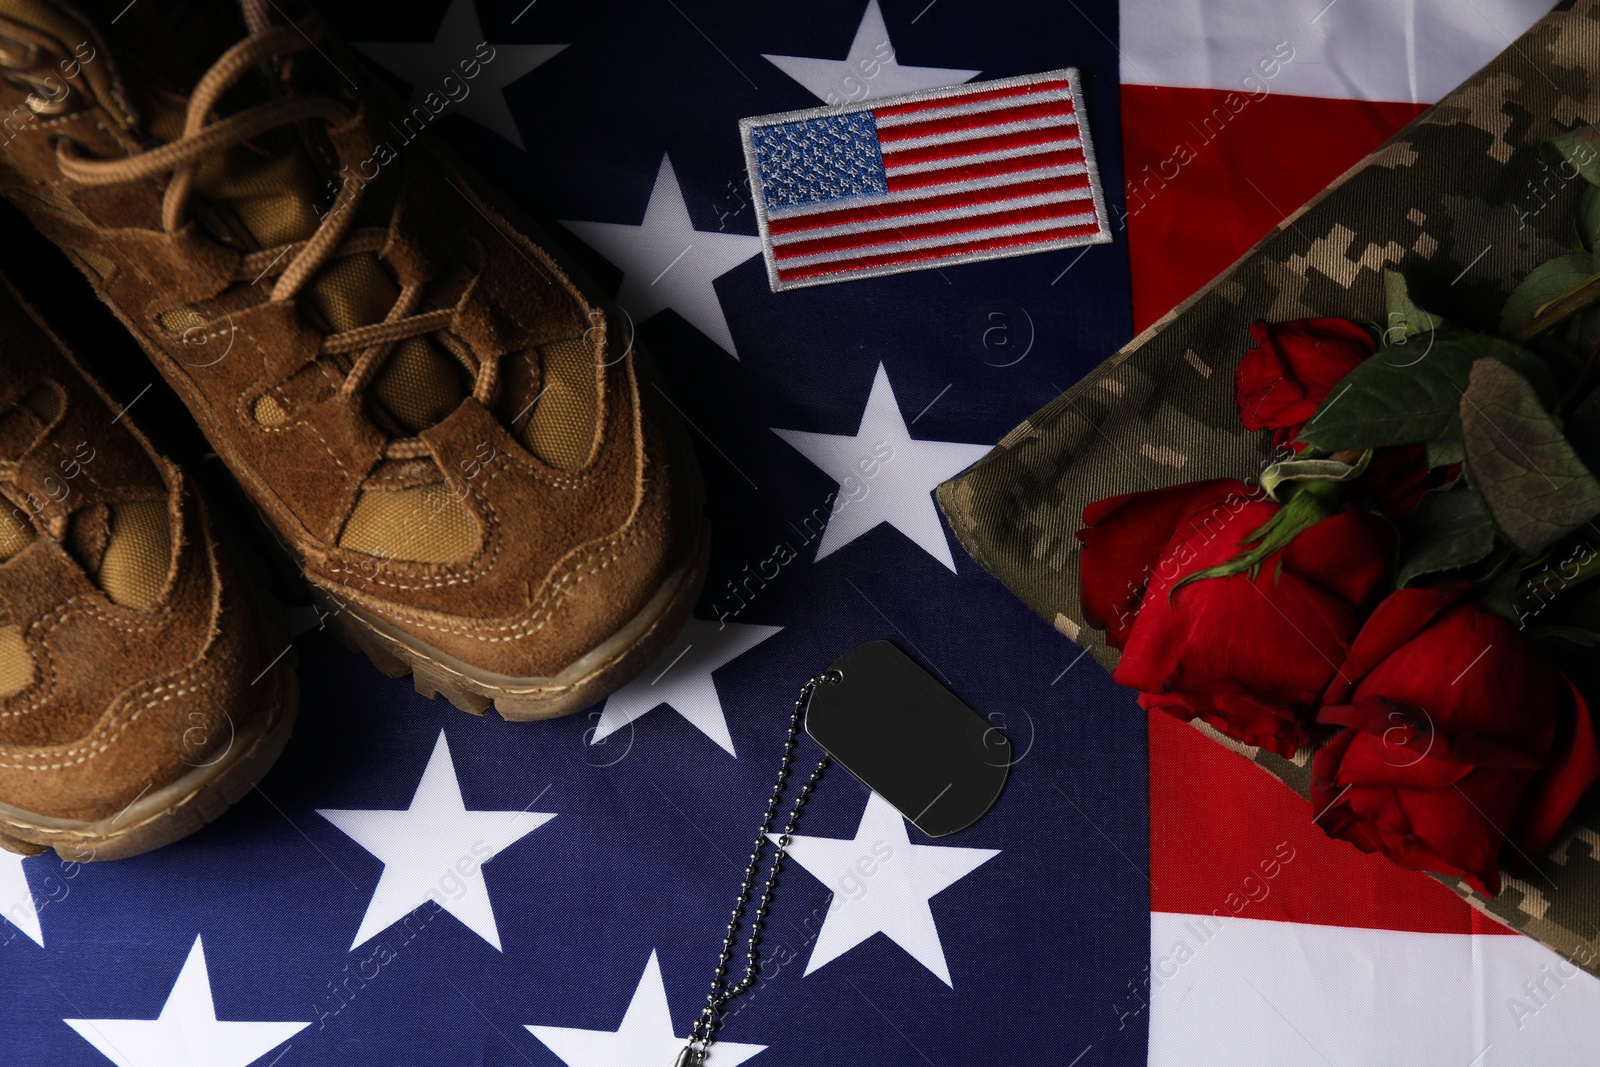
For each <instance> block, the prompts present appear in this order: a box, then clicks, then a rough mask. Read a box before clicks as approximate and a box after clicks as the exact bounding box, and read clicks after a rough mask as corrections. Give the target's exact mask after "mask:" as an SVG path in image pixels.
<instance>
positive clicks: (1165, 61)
mask: <svg viewBox="0 0 1600 1067" xmlns="http://www.w3.org/2000/svg"><path fill="white" fill-rule="evenodd" d="M1550 7H1551V0H1465V2H1463V0H1401V2H1397V0H1121V4H1120V5H1119V27H1118V32H1117V45H1118V47H1119V48H1120V49H1121V52H1122V81H1123V83H1124V84H1127V85H1164V86H1168V87H1170V88H1188V89H1220V90H1230V89H1231V90H1233V91H1235V92H1238V93H1241V94H1243V93H1246V92H1253V93H1255V94H1256V95H1257V96H1258V97H1259V95H1260V93H1261V92H1262V91H1266V92H1270V93H1273V94H1288V95H1291V96H1315V97H1323V98H1326V99H1334V100H1387V101H1395V102H1411V103H1419V104H1431V103H1433V102H1434V101H1435V100H1438V99H1439V98H1440V97H1442V96H1444V95H1445V94H1446V93H1448V92H1449V91H1450V90H1451V89H1454V88H1455V87H1456V85H1457V84H1458V83H1460V81H1461V79H1462V78H1463V77H1465V76H1466V75H1468V74H1470V73H1471V72H1472V71H1475V70H1477V69H1478V68H1479V67H1481V66H1483V65H1484V64H1485V63H1487V62H1489V60H1491V59H1493V58H1494V57H1495V56H1497V55H1499V54H1500V53H1501V52H1502V51H1504V50H1505V48H1506V46H1507V45H1508V44H1510V43H1511V42H1512V41H1513V40H1515V39H1516V38H1517V36H1518V35H1519V34H1521V33H1522V32H1523V31H1524V30H1526V29H1527V28H1528V27H1529V26H1532V25H1533V24H1534V22H1536V21H1537V20H1538V19H1539V17H1540V16H1542V15H1544V14H1545V13H1546V12H1547V11H1549V10H1550ZM1285 57H1292V58H1288V59H1287V61H1285ZM1263 63H1265V64H1267V66H1266V67H1262V66H1261V64H1263ZM1267 71H1271V72H1272V77H1270V78H1267V77H1264V76H1263V75H1264V74H1265V73H1266V72H1267ZM1530 76H1531V77H1538V75H1537V74H1530ZM1247 77H1248V78H1252V79H1253V80H1252V81H1250V82H1246V81H1245V79H1246V78H1247Z"/></svg>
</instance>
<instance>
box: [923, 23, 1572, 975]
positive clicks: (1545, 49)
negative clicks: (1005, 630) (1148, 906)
mask: <svg viewBox="0 0 1600 1067" xmlns="http://www.w3.org/2000/svg"><path fill="white" fill-rule="evenodd" d="M1596 120H1600V0H1569V2H1567V3H1564V4H1562V5H1560V6H1559V7H1558V8H1557V9H1556V10H1555V11H1553V12H1551V13H1550V14H1549V15H1548V16H1546V17H1545V18H1544V19H1542V20H1541V21H1540V22H1538V23H1537V24H1536V25H1535V26H1534V27H1533V28H1532V29H1530V30H1529V31H1528V32H1527V33H1526V34H1524V35H1523V36H1522V38H1520V39H1519V40H1518V41H1516V42H1515V43H1514V44H1513V45H1512V46H1511V47H1510V48H1508V49H1507V50H1506V51H1505V52H1504V53H1502V54H1501V55H1500V56H1499V57H1497V58H1496V59H1495V60H1494V61H1493V62H1492V63H1490V64H1489V65H1488V66H1487V67H1485V68H1484V69H1483V70H1481V71H1479V72H1478V73H1477V74H1476V75H1474V76H1473V77H1472V78H1470V79H1469V80H1468V81H1467V82H1466V83H1465V84H1463V85H1462V86H1461V87H1460V88H1459V89H1457V90H1456V91H1455V92H1453V93H1451V94H1450V95H1449V96H1448V97H1446V98H1445V99H1444V100H1443V101H1441V102H1440V103H1439V104H1438V105H1437V106H1435V107H1433V108H1432V109H1430V110H1429V111H1427V112H1426V113H1424V114H1423V115H1421V116H1419V117H1418V118H1417V119H1416V120H1415V121H1414V122H1412V123H1411V124H1410V125H1408V126H1407V127H1406V128H1405V129H1403V130H1401V131H1400V132H1399V133H1398V134H1396V135H1395V136H1394V137H1393V138H1391V139H1390V140H1389V141H1388V142H1387V143H1386V144H1384V145H1383V146H1382V147H1381V148H1379V149H1378V150H1377V151H1376V152H1374V153H1372V154H1371V155H1370V156H1368V157H1367V159H1365V160H1364V161H1363V162H1361V163H1360V164H1358V165H1357V166H1356V167H1354V168H1353V169H1351V170H1350V171H1349V172H1348V173H1346V174H1345V175H1344V176H1343V177H1341V178H1340V179H1339V180H1338V181H1336V182H1335V183H1334V184H1333V185H1332V186H1330V187H1329V188H1328V189H1326V190H1324V191H1323V192H1322V193H1321V194H1319V195H1318V196H1317V197H1316V198H1315V199H1314V200H1312V201H1311V203H1309V204H1307V205H1306V206H1305V207H1304V208H1302V209H1301V210H1300V211H1299V212H1297V213H1296V214H1295V215H1293V216H1291V217H1290V218H1288V219H1286V220H1285V221H1283V222H1282V223H1280V224H1279V225H1278V226H1277V228H1275V229H1274V230H1273V231H1272V233H1270V234H1268V235H1267V237H1265V238H1264V239H1263V240H1262V241H1261V242H1260V243H1258V244H1257V245H1256V246H1255V248H1253V249H1252V250H1251V251H1250V252H1249V253H1247V254H1246V255H1245V256H1244V257H1243V258H1241V259H1240V260H1239V261H1238V262H1237V263H1235V264H1234V265H1233V266H1232V267H1230V268H1229V269H1228V270H1227V271H1225V272H1223V274H1221V275H1220V276H1219V277H1217V278H1216V279H1214V280H1213V281H1212V282H1211V283H1210V284H1209V285H1207V286H1206V287H1205V288H1204V289H1202V290H1201V291H1200V292H1199V293H1197V294H1195V295H1194V296H1193V297H1191V298H1190V299H1189V300H1187V301H1186V302H1184V303H1183V304H1182V305H1181V306H1179V307H1178V308H1176V309H1175V310H1173V311H1172V312H1170V313H1168V314H1167V315H1166V316H1165V317H1164V318H1162V319H1161V320H1160V321H1159V322H1157V323H1156V324H1154V325H1153V326H1151V327H1150V328H1149V329H1148V330H1146V331H1145V332H1144V333H1142V334H1141V335H1139V336H1138V337H1136V338H1134V340H1133V341H1132V342H1130V343H1129V344H1128V345H1127V346H1126V347H1125V348H1123V349H1122V350H1121V351H1120V352H1118V353H1117V354H1116V355H1114V356H1112V357H1111V358H1110V359H1108V360H1107V361H1106V362H1105V363H1103V364H1101V365H1100V367H1098V368H1097V369H1096V370H1095V371H1093V372H1092V373H1090V374H1089V375H1088V376H1087V377H1085V378H1084V379H1083V380H1082V381H1081V382H1079V383H1078V384H1077V385H1075V386H1073V387H1072V388H1071V389H1069V390H1067V391H1066V392H1065V393H1063V394H1061V395H1060V396H1058V397H1057V398H1056V399H1055V400H1053V401H1052V402H1051V403H1049V404H1048V405H1046V406H1045V407H1044V408H1043V409H1041V410H1040V411H1038V412H1037V413H1035V414H1034V415H1033V416H1032V417H1030V418H1029V419H1028V420H1027V421H1026V422H1024V423H1023V424H1022V425H1021V426H1018V427H1017V428H1016V429H1015V430H1013V431H1011V433H1009V434H1007V435H1006V436H1005V438H1004V439H1003V440H1002V441H1001V442H1000V443H999V444H998V445H997V446H996V447H995V449H994V450H993V451H992V452H990V453H989V454H988V455H987V456H985V457H984V458H983V459H982V460H980V461H979V462H978V463H977V464H975V465H974V466H973V467H971V468H970V469H968V470H967V471H965V472H963V473H962V474H961V475H959V476H957V477H956V478H954V479H952V480H951V481H949V482H946V483H945V484H944V485H942V486H940V487H939V490H938V499H939V504H940V506H941V507H942V508H943V510H944V513H945V515H946V517H947V518H948V519H949V521H950V525H951V527H952V528H953V529H954V531H955V533H956V535H957V536H958V537H959V539H960V540H961V542H962V544H963V545H964V546H965V547H966V549H967V551H968V552H970V553H971V554H972V556H973V558H974V559H976V560H977V561H978V562H979V563H980V564H982V565H983V566H984V567H985V568H987V569H988V570H990V571H991V572H993V573H994V574H995V575H996V576H997V577H999V578H1000V579H1001V580H1002V581H1003V582H1005V583H1006V584H1007V585H1008V586H1009V587H1010V588H1011V589H1012V590H1013V591H1014V592H1016V593H1017V595H1019V596H1020V597H1021V598H1022V599H1023V600H1024V601H1026V602H1027V604H1028V605H1029V606H1030V607H1032V608H1033V610H1034V611H1036V612H1038V613H1039V614H1040V615H1041V616H1043V617H1044V618H1045V619H1046V620H1048V621H1049V622H1050V623H1051V624H1052V625H1054V626H1055V628H1056V629H1057V630H1059V631H1060V632H1061V633H1062V634H1064V635H1066V636H1067V637H1069V638H1071V639H1072V640H1074V641H1077V642H1079V643H1080V644H1083V645H1084V646H1086V647H1087V648H1089V650H1090V651H1091V652H1092V653H1093V655H1094V656H1095V658H1096V659H1098V660H1099V661H1100V662H1101V663H1102V664H1104V665H1105V666H1107V667H1110V666H1112V665H1114V664H1115V662H1116V653H1115V651H1114V650H1112V649H1109V648H1107V647H1106V645H1105V643H1104V641H1103V640H1102V637H1101V634H1100V633H1099V631H1097V630H1093V629H1091V628H1089V627H1088V626H1086V625H1085V624H1084V622H1083V618H1082V615H1081V614H1080V611H1079V605H1078V542H1077V540H1076V539H1075V537H1074V536H1073V535H1074V534H1075V533H1076V532H1077V530H1078V529H1079V528H1080V527H1081V525H1082V523H1081V516H1082V513H1083V508H1084V506H1085V505H1087V504H1089V503H1091V502H1093V501H1095V500H1099V499H1101V498H1104V497H1108V496H1115V495H1118V494H1121V493H1129V492H1134V491H1137V490H1142V489H1155V488H1161V487H1165V486H1170V485H1176V484H1179V483H1182V482H1190V481H1198V480H1200V479H1205V478H1218V477H1237V478H1253V476H1254V475H1256V474H1258V473H1259V472H1260V470H1261V469H1262V468H1263V467H1264V466H1266V465H1267V463H1268V462H1270V460H1269V447H1268V446H1269V441H1268V439H1267V437H1266V435H1255V434H1247V433H1245V432H1244V430H1243V429H1242V428H1241V427H1240V425H1239V419H1238V414H1237V412H1236V410H1235V407H1234V400H1233V377H1234V370H1235V368H1236V367H1237V365H1238V362H1239V358H1240V356H1241V355H1242V354H1243V353H1244V351H1245V350H1246V348H1247V347H1248V345H1249V335H1248V325H1249V323H1250V322H1251V320H1253V319H1268V320H1282V319H1294V318H1301V317H1305V316H1316V315H1339V316H1345V317H1348V318H1352V319H1356V320H1358V321H1364V322H1368V323H1371V324H1373V325H1374V326H1381V324H1380V323H1379V322H1378V321H1377V320H1378V319H1380V318H1382V317H1383V315H1384V296H1383V282H1382V273H1381V272H1382V271H1383V269H1384V268H1385V267H1393V268H1396V269H1398V270H1400V271H1401V272H1402V273H1403V274H1405V276H1406V278H1407V280H1408V281H1409V283H1410V286H1411V291H1412V294H1413V295H1414V296H1415V297H1416V299H1417V302H1418V303H1419V304H1420V305H1421V306H1423V307H1427V308H1430V309H1432V310H1435V311H1437V312H1439V313H1441V314H1443V315H1445V316H1446V317H1447V318H1450V319H1453V320H1454V321H1456V322H1459V323H1462V324H1464V325H1468V326H1473V327H1475V328H1478V329H1484V330H1488V331H1491V332H1492V331H1493V329H1494V327H1495V322H1496V317H1497V315H1498V312H1499V310H1500V307H1501V305H1502V304H1503V303H1504V301H1505V297H1506V295H1507V294H1508V293H1509V292H1510V290H1511V289H1512V287H1513V286H1514V285H1515V284H1516V282H1517V281H1519V280H1520V279H1521V278H1522V277H1523V276H1524V275H1525V274H1526V273H1527V272H1528V271H1529V270H1531V269H1532V268H1533V267H1534V266H1536V265H1537V264H1539V263H1540V262H1542V261H1543V260H1545V259H1547V258H1549V257H1551V256H1553V255H1556V254H1558V253H1560V252H1563V251H1568V250H1570V247H1571V231H1572V212H1573V205H1574V202H1575V200H1576V197H1577V194H1578V192H1579V190H1580V187H1581V183H1582V179H1581V178H1577V177H1571V178H1567V177H1565V176H1564V175H1563V173H1562V172H1561V171H1560V170H1558V169H1557V168H1556V167H1552V166H1548V165H1547V164H1545V163H1544V162H1543V161H1542V160H1541V158H1540V156H1539V154H1538V146H1539V144H1540V143H1541V142H1543V141H1544V140H1546V139H1548V138H1550V137H1552V136H1554V135H1556V134H1559V133H1563V132H1566V131H1568V130H1571V129H1573V128H1575V127H1578V126H1582V125H1592V124H1594V123H1595V122H1596ZM1201 729H1203V730H1204V731H1205V732H1206V733H1208V734H1210V735H1211V736H1212V737H1214V738H1216V739H1217V740H1219V741H1222V742H1223V743H1225V744H1227V745H1229V747H1232V748H1234V749H1236V750H1238V751H1239V752H1241V753H1242V754H1244V755H1246V756H1248V757H1249V758H1251V759H1253V760H1254V761H1255V762H1256V763H1257V764H1258V765H1260V766H1261V767H1263V768H1264V769H1265V770H1267V771H1268V772H1269V773H1271V774H1273V775H1274V776H1276V777H1277V778H1279V779H1280V780H1282V781H1283V782H1284V783H1286V784H1287V785H1289V786H1291V787H1292V788H1294V789H1295V790H1297V791H1298V792H1300V793H1301V794H1302V795H1305V794H1307V793H1308V792H1309V788H1310V781H1311V769H1310V758H1311V752H1312V748H1309V747H1308V748H1307V749H1304V750H1302V751H1301V752H1300V753H1298V754H1297V755H1296V757H1295V758H1294V759H1292V760H1291V759H1284V758H1283V757H1281V756H1277V755H1274V754H1272V753H1270V752H1265V751H1260V750H1257V749H1254V748H1251V747H1248V746H1244V745H1240V744H1238V743H1236V742H1233V741H1230V740H1226V739H1224V738H1222V737H1221V735H1220V734H1217V733H1216V732H1215V731H1213V730H1210V729H1209V728H1207V727H1201ZM1596 807H1597V806H1596V805H1594V804H1591V805H1590V806H1589V810H1587V811H1586V812H1583V813H1580V815H1579V816H1578V817H1577V818H1576V819H1575V820H1574V825H1573V826H1572V827H1570V828H1569V831H1568V832H1567V834H1566V835H1565V836H1564V837H1563V838H1562V839H1560V840H1558V841H1557V843H1556V845H1555V846H1554V847H1553V848H1552V849H1551V850H1550V851H1549V852H1548V853H1547V854H1546V855H1545V856H1544V857H1543V858H1542V859H1541V861H1540V862H1539V864H1538V867H1537V869H1534V870H1531V871H1524V872H1522V873H1521V874H1520V875H1515V874H1511V873H1509V872H1507V873H1506V874H1505V877H1504V888H1503V889H1502V891H1501V893H1500V895H1499V897H1498V898H1496V899H1494V900H1489V899H1486V898H1484V897H1481V896H1479V895H1477V894H1475V893H1473V892H1472V891H1471V890H1470V889H1468V888H1467V887H1466V886H1465V885H1464V884H1460V883H1457V882H1456V881H1455V880H1453V879H1442V880H1443V881H1445V882H1446V884H1448V885H1450V887H1451V888H1452V889H1454V890H1455V891H1456V892H1457V893H1459V894H1460V895H1461V896H1463V897H1466V898H1467V899H1468V900H1470V901H1471V903H1472V904H1473V906H1475V907H1477V908H1478V909H1480V910H1482V911H1485V912H1487V913H1489V914H1491V915H1493V916H1495V917H1496V918H1498V919H1500V920H1501V921H1503V922H1505V923H1506V924H1508V925H1510V926H1512V927H1514V928H1515V929H1517V930H1520V931H1522V932H1523V933H1525V934H1528V935H1529V936H1531V937H1534V938H1536V939H1538V940H1539V941H1541V942H1542V943H1544V944H1545V945H1548V946H1549V947H1550V948H1552V949H1554V950H1555V951H1557V952H1559V953H1561V954H1562V955H1563V956H1565V957H1567V958H1568V959H1569V960H1571V961H1572V962H1573V963H1574V964H1576V965H1577V966H1580V967H1582V968H1584V969H1585V970H1587V971H1589V972H1590V973H1591V974H1596V975H1600V810H1596Z"/></svg>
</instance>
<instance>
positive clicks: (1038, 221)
mask: <svg viewBox="0 0 1600 1067" xmlns="http://www.w3.org/2000/svg"><path fill="white" fill-rule="evenodd" d="M1081 100H1082V97H1081V96H1080V94H1079V91H1078V72H1077V71H1076V70H1074V69H1071V68H1068V69H1064V70H1053V71H1048V72H1046V73H1044V74H1030V75H1027V76H1025V77H1020V78H1002V79H999V80H996V81H986V82H969V83H967V84H965V85H954V86H950V87H949V88H945V89H927V90H923V91H921V92H916V93H908V94H906V95H904V96H895V97H888V98H885V99H882V100H873V101H866V102H863V103H861V104H857V105H852V106H850V107H846V108H839V107H820V108H812V109H809V110H806V111H790V112H785V113H784V114H781V115H762V116H759V117H757V118H749V119H742V120H740V122H739V131H740V134H741V136H742V137H743V139H744V154H745V164H746V166H747V167H748V168H749V171H750V188H751V190H752V191H753V193H754V200H755V205H756V219H757V222H758V224H759V225H760V227H761V243H762V246H763V248H764V249H765V253H766V261H767V278H768V281H770V282H771V284H772V291H773V292H781V291H782V290H785V289H797V288H800V287H801V286H807V285H820V284H823V283H825V282H839V281H847V280H850V279H853V278H871V277H876V276H878V275H882V274H897V273H900V272H901V271H908V270H922V269H925V268H929V267H943V266H947V265H949V264H953V263H971V262H974V261H976V260H982V259H996V258H998V257H1001V256H1020V255H1025V254H1026V253H1029V252H1046V251H1049V250H1051V249H1056V248H1067V247H1070V246H1074V245H1086V244H1103V243H1105V242H1107V241H1109V240H1111V229H1110V226H1109V225H1108V221H1107V217H1106V207H1105V198H1104V196H1103V195H1102V193H1101V190H1100V176H1099V174H1098V173H1097V171H1096V170H1095V162H1094V149H1093V148H1092V147H1091V145H1090V143H1089V129H1088V127H1087V125H1086V124H1085V123H1084V119H1083V112H1082V107H1081Z"/></svg>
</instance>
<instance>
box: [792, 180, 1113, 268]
mask: <svg viewBox="0 0 1600 1067" xmlns="http://www.w3.org/2000/svg"><path fill="white" fill-rule="evenodd" d="M935 188H937V189H941V190H942V189H943V188H944V186H942V185H940V186H935ZM1093 196H1094V190H1092V189H1090V188H1088V187H1087V186H1085V187H1084V188H1082V189H1063V190H1062V191H1060V192H1056V193H1040V194H1038V195H1036V196H1013V197H1009V198H1007V199H1005V200H995V201H992V202H990V203H986V204H959V205H957V206H955V207H947V208H940V209H938V210H936V211H922V212H918V213H917V214H915V215H894V216H890V217H889V218H869V219H861V220H859V221H856V222H841V223H837V224H835V225H833V226H817V227H814V228H812V229H809V230H796V231H795V232H794V233H785V234H774V235H773V238H772V243H773V245H774V246H775V247H777V248H778V249H780V250H781V249H782V248H783V246H784V245H786V244H794V243H795V242H797V241H809V240H812V239H813V238H817V237H833V236H835V235H837V234H841V233H867V232H869V231H872V230H882V231H884V232H885V233H893V232H894V231H895V230H896V229H897V228H899V227H903V226H920V225H922V224H923V223H925V222H943V221H945V220H947V219H979V218H981V217H982V216H984V215H986V214H989V213H990V212H994V211H1015V210H1017V209H1019V208H1027V207H1042V206H1043V205H1045V204H1059V203H1065V202H1066V201H1069V200H1088V199H1090V198H1091V197H1093ZM874 203H881V201H874ZM851 204H852V205H859V206H861V207H867V206H869V205H868V203H867V201H866V200H865V198H863V199H860V200H853V201H851ZM1089 212H1090V214H1093V212H1094V208H1093V206H1092V205H1091V206H1090V207H1089ZM974 232H978V231H974ZM945 239H946V240H948V239H949V235H946V237H945ZM788 262H789V260H787V259H785V260H784V263H785V264H787V263H788Z"/></svg>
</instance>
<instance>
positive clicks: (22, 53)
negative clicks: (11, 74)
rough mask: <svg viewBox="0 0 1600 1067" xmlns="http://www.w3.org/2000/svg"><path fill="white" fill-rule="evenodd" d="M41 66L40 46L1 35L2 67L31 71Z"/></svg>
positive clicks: (0, 63)
mask: <svg viewBox="0 0 1600 1067" xmlns="http://www.w3.org/2000/svg"><path fill="white" fill-rule="evenodd" d="M38 64H39V46H38V45H36V44H31V43H29V42H27V41H19V40H17V39H16V38H15V37H9V36H7V35H6V34H3V33H0V67H8V68H10V69H11V70H30V69H32V68H33V67H36V66H38Z"/></svg>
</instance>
